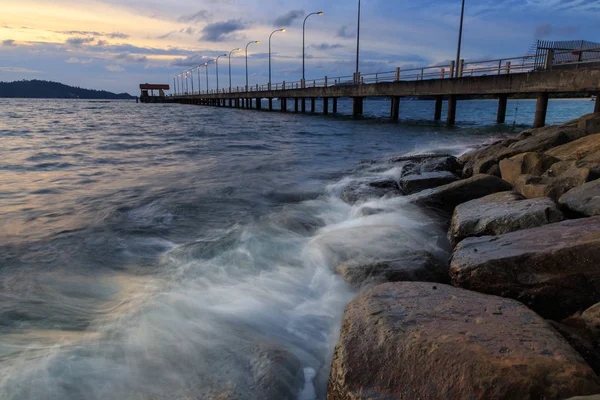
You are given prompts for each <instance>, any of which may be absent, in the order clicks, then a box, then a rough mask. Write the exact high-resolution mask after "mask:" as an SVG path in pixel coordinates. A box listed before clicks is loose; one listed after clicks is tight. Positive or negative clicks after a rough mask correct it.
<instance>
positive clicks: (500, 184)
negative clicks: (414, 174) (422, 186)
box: [408, 174, 512, 213]
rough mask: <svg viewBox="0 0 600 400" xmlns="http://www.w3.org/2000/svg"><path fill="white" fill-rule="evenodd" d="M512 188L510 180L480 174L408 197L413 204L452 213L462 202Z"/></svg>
mask: <svg viewBox="0 0 600 400" xmlns="http://www.w3.org/2000/svg"><path fill="white" fill-rule="evenodd" d="M511 189H512V187H511V185H510V184H509V183H508V182H505V181H503V180H502V179H500V178H498V177H496V176H492V175H485V174H479V175H475V176H473V177H471V178H469V179H463V180H460V181H457V182H453V183H450V184H448V185H444V186H440V187H437V188H435V189H428V190H424V191H422V192H419V193H417V194H413V195H411V196H409V197H408V200H409V202H410V203H413V204H417V205H420V206H424V207H428V208H433V209H437V210H441V211H445V212H448V213H451V212H452V211H453V210H454V208H455V207H456V206H457V205H459V204H461V203H464V202H467V201H469V200H474V199H478V198H480V197H484V196H487V195H489V194H492V193H497V192H505V191H507V190H511Z"/></svg>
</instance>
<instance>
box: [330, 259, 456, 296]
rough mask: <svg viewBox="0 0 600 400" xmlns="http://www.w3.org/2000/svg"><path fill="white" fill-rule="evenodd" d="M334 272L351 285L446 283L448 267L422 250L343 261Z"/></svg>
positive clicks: (356, 286) (357, 286)
mask: <svg viewBox="0 0 600 400" xmlns="http://www.w3.org/2000/svg"><path fill="white" fill-rule="evenodd" d="M336 271H337V273H338V274H339V275H340V276H341V277H342V278H344V280H345V281H346V282H347V283H348V284H349V285H350V286H352V287H355V288H359V287H361V286H366V285H373V284H377V283H382V282H402V281H419V282H448V280H449V278H448V266H447V264H446V265H442V264H441V263H440V261H439V260H437V259H436V258H435V257H434V256H433V255H431V254H430V253H428V252H426V251H414V252H407V253H405V254H401V255H400V256H399V257H398V258H396V259H393V260H379V261H373V262H371V263H356V262H352V261H350V262H347V263H345V264H342V265H340V266H338V267H337V268H336Z"/></svg>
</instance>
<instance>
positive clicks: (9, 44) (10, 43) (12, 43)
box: [2, 39, 16, 47]
mask: <svg viewBox="0 0 600 400" xmlns="http://www.w3.org/2000/svg"><path fill="white" fill-rule="evenodd" d="M2 46H4V47H15V46H16V43H15V41H14V40H13V39H7V40H3V41H2Z"/></svg>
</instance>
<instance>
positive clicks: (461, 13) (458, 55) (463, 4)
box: [454, 0, 465, 78]
mask: <svg viewBox="0 0 600 400" xmlns="http://www.w3.org/2000/svg"><path fill="white" fill-rule="evenodd" d="M464 18H465V0H462V9H461V11H460V28H459V30H458V50H457V51H456V65H455V67H454V69H455V71H456V75H455V76H456V77H457V78H458V74H459V69H460V67H459V66H458V63H460V47H461V45H462V33H463V20H464Z"/></svg>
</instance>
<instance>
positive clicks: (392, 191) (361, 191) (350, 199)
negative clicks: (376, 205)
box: [340, 179, 402, 204]
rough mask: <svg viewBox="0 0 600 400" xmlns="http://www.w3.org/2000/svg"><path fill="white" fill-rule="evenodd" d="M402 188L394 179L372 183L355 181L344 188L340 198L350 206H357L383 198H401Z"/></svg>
mask: <svg viewBox="0 0 600 400" xmlns="http://www.w3.org/2000/svg"><path fill="white" fill-rule="evenodd" d="M401 194H402V193H401V192H400V187H399V186H398V183H396V181H394V180H393V179H382V180H376V181H371V182H366V181H365V182H363V181H354V182H351V183H349V184H348V185H346V186H345V187H344V188H342V191H341V195H340V197H341V198H342V200H344V201H345V202H346V203H348V204H355V203H359V202H364V201H367V200H371V199H377V198H382V197H390V196H399V195H401Z"/></svg>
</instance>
